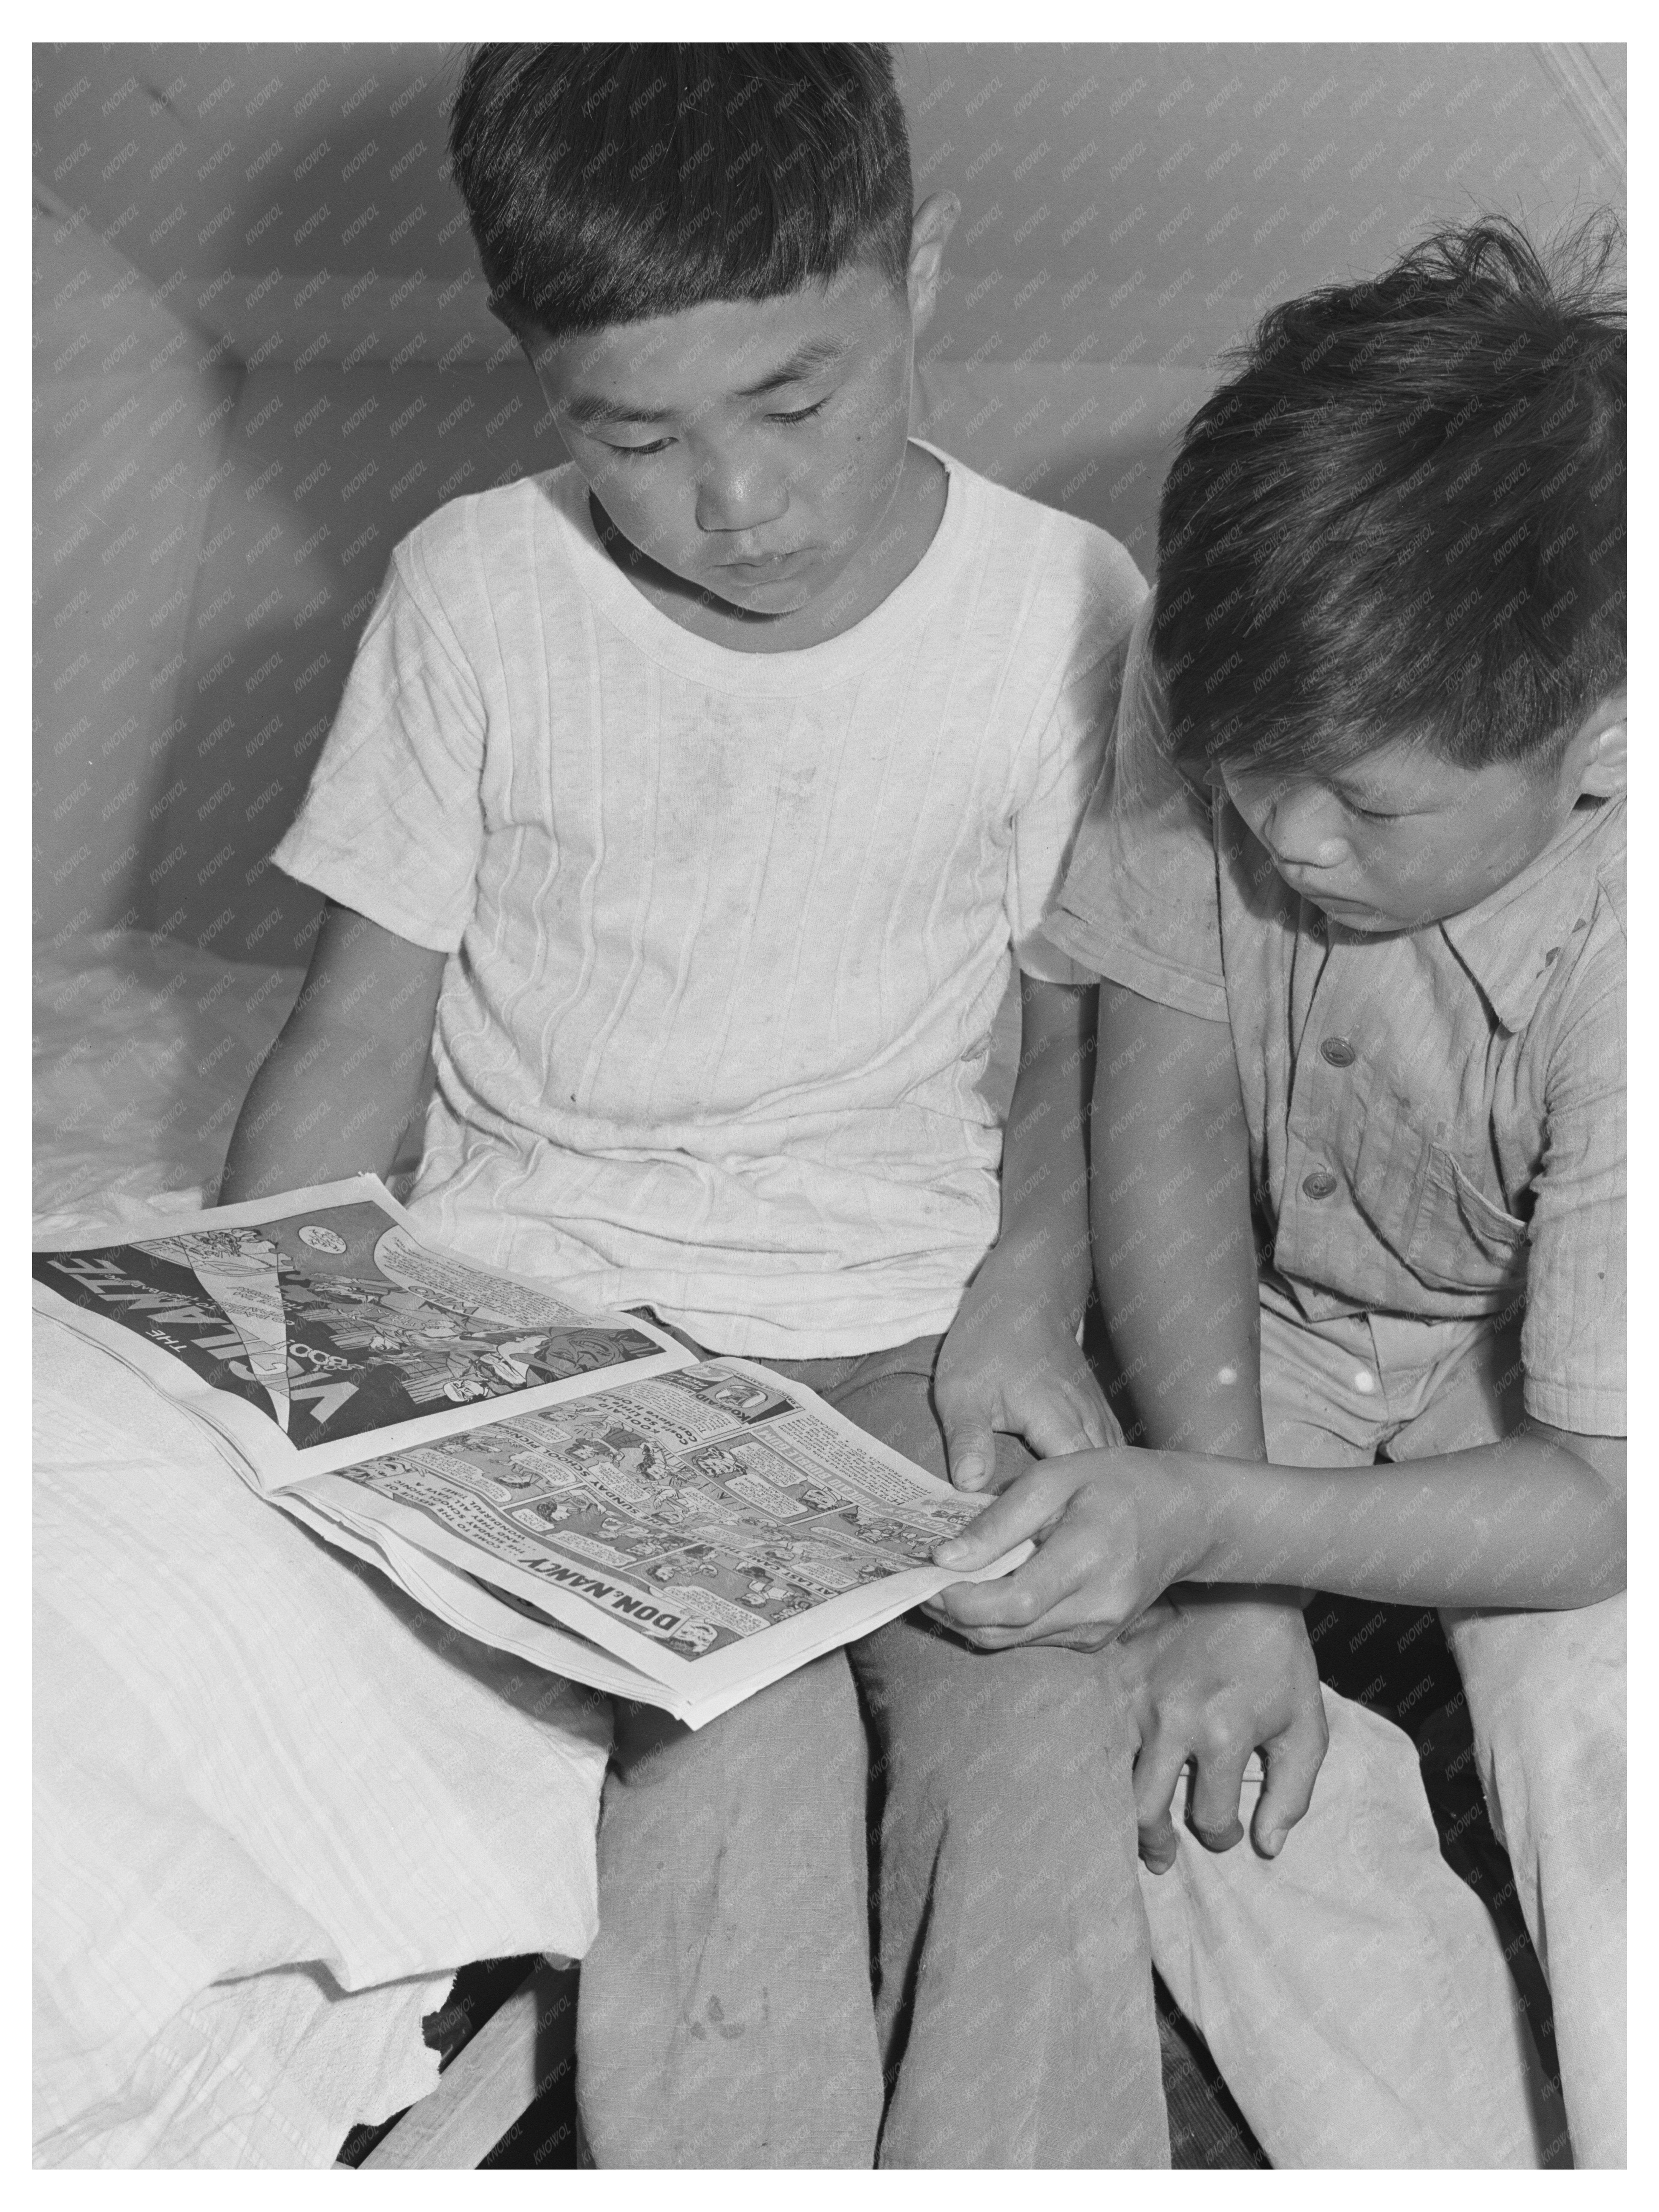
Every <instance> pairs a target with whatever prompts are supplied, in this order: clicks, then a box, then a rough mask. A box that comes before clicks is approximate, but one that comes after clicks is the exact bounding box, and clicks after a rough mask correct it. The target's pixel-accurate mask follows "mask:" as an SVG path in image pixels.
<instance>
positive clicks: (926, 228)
mask: <svg viewBox="0 0 1659 2212" xmlns="http://www.w3.org/2000/svg"><path fill="white" fill-rule="evenodd" d="M961 213H962V202H961V201H960V200H959V199H958V198H957V196H956V194H955V193H954V192H930V193H929V194H928V196H927V198H926V199H925V200H924V201H923V202H922V204H921V206H920V207H919V208H918V209H917V210H916V212H915V216H914V217H913V218H912V221H911V224H910V266H909V270H908V276H907V288H908V292H909V295H910V319H911V322H912V323H913V325H915V328H916V329H917V330H921V328H922V327H923V326H924V325H925V324H927V321H928V320H929V319H930V318H931V317H932V315H933V308H934V307H935V305H936V304H937V302H938V300H939V269H940V266H941V264H942V263H943V262H944V259H945V244H946V242H947V240H949V238H950V235H951V232H952V231H953V230H954V229H955V228H956V227H957V216H959V215H960V214H961Z"/></svg>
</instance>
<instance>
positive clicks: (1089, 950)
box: [1021, 908, 1228, 1022]
mask: <svg viewBox="0 0 1659 2212" xmlns="http://www.w3.org/2000/svg"><path fill="white" fill-rule="evenodd" d="M1042 930H1043V934H1044V936H1045V937H1047V938H1048V940H1049V942H1050V944H1051V945H1053V946H1054V948H1055V951H1057V952H1058V953H1060V954H1061V955H1064V956H1065V957H1066V958H1067V959H1068V960H1070V961H1071V962H1073V963H1075V964H1076V965H1078V966H1079V967H1080V969H1082V970H1083V980H1084V981H1090V982H1092V981H1095V980H1096V979H1097V978H1099V979H1101V980H1103V981H1106V982H1109V983H1121V985H1122V986H1123V987H1124V988H1125V989H1126V990H1129V991H1135V992H1138V993H1139V995H1140V996H1141V997H1142V998H1143V999H1150V1000H1152V1003H1153V1004H1154V1005H1155V1006H1170V1007H1173V1008H1174V1010H1175V1011H1176V1012H1177V1013H1182V1014H1193V1015H1195V1016H1196V1017H1197V1018H1198V1019H1199V1020H1200V1021H1205V1022H1225V1021H1226V1020H1227V1019H1228V1013H1227V993H1226V989H1225V986H1224V985H1222V984H1219V983H1218V982H1216V981H1214V979H1213V978H1212V976H1209V975H1200V974H1198V973H1197V972H1195V971H1194V969H1190V968H1182V967H1179V966H1177V965H1176V964H1175V963H1173V962H1170V961H1166V960H1159V959H1157V958H1156V957H1154V956H1153V955H1152V953H1150V952H1148V951H1146V950H1145V949H1144V948H1143V947H1141V946H1139V945H1126V944H1125V943H1124V942H1123V941H1122V939H1120V938H1116V937H1112V936H1107V935H1105V934H1103V933H1102V932H1101V930H1100V929H1099V928H1098V927H1093V926H1091V924H1090V923H1088V922H1086V921H1083V920H1082V918H1081V917H1080V916H1079V915H1074V914H1071V913H1068V912H1067V911H1066V909H1065V908H1057V909H1055V910H1054V912H1052V913H1050V915H1048V920H1047V921H1045V922H1044V923H1043V925H1042ZM1021 964H1022V965H1024V964H1025V963H1024V962H1022V963H1021ZM1031 973H1033V974H1035V973H1036V969H1032V970H1031Z"/></svg>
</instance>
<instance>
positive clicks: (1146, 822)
mask: <svg viewBox="0 0 1659 2212" xmlns="http://www.w3.org/2000/svg"><path fill="white" fill-rule="evenodd" d="M1151 613H1152V603H1151V601H1148V602H1147V604H1146V606H1145V607H1144V608H1143V609H1142V611H1141V615H1140V617H1139V620H1138V622H1137V623H1136V626H1135V632H1134V635H1133V639H1132V641H1131V644H1130V653H1129V662H1128V665H1127V669H1126V671H1125V676H1124V683H1123V690H1122V696H1121V706H1120V709H1119V714H1118V720H1117V724H1116V728H1115V733H1114V738H1113V742H1112V745H1111V748H1110V750H1109V756H1108V758H1107V761H1106V763H1105V765H1104V767H1103V769H1102V772H1101V779H1100V781H1099V783H1098V785H1097V788H1096V791H1095V794H1094V797H1093V799H1092V800H1091V805H1090V808H1089V812H1088V815H1087V817H1086V818H1085V823H1084V826H1083V829H1081V831H1080V832H1079V837H1078V842H1077V847H1076V849H1075V851H1074V854H1073V860H1072V864H1071V867H1070V870H1069V872H1068V873H1067V876H1066V881H1065V883H1064V884H1063V886H1062V888H1061V890H1060V896H1059V897H1058V899H1057V901H1056V903H1055V906H1054V910H1053V911H1052V912H1051V914H1050V915H1049V919H1048V925H1047V927H1048V934H1049V936H1050V937H1051V938H1052V939H1054V943H1055V944H1056V945H1059V946H1060V947H1062V948H1063V949H1064V950H1065V951H1066V952H1068V953H1069V954H1070V955H1071V956H1072V957H1073V958H1074V959H1076V960H1078V961H1079V962H1080V963H1083V964H1084V965H1085V966H1086V967H1088V968H1090V969H1093V970H1094V971H1095V972H1096V973H1097V974H1098V975H1102V976H1104V977H1106V978H1109V980H1110V981H1114V982H1117V983H1121V984H1123V985H1126V986H1127V987H1128V988H1129V989H1131V990H1133V991H1136V992H1138V993H1139V994H1141V995H1142V996H1143V997H1145V998H1148V999H1152V1000H1156V1001H1157V1002H1158V1003H1159V1004H1162V1005H1164V1006H1172V1007H1176V1008H1178V1009H1180V1010H1181V1011H1182V1012H1187V1013H1190V1014H1194V1015H1197V1016H1199V1017H1200V1018H1204V1019H1206V1020H1212V1021H1225V1022H1227V1023H1229V1024H1231V1029H1232V1033H1233V1038H1234V1042H1235V1045H1236V1048H1237V1060H1238V1069H1239V1078H1240V1083H1241V1087H1242V1090H1243V1102H1244V1110H1245V1117H1246V1121H1247V1123H1248V1126H1249V1146H1250V1164H1251V1170H1252V1178H1253V1183H1254V1187H1255V1194H1256V1203H1257V1206H1258V1208H1259V1211H1260V1213H1261V1225H1262V1227H1263V1228H1264V1230H1265V1231H1266V1232H1267V1236H1268V1237H1270V1238H1271V1245H1272V1267H1273V1273H1275V1275H1276V1276H1277V1277H1278V1278H1279V1279H1280V1280H1281V1282H1282V1283H1283V1285H1285V1288H1286V1289H1287V1290H1288V1291H1290V1293H1291V1297H1293V1299H1294V1300H1295V1302H1296V1304H1297V1306H1298V1307H1299V1308H1300V1309H1301V1310H1302V1312H1303V1313H1304V1315H1305V1316H1306V1317H1307V1318H1308V1319H1309V1320H1310V1321H1318V1320H1322V1319H1325V1318H1328V1317H1329V1316H1332V1315H1334V1314H1339V1313H1352V1312H1362V1311H1372V1312H1389V1313H1401V1314H1408V1315H1415V1316H1420V1317H1423V1318H1427V1319H1433V1318H1444V1319H1463V1318H1468V1317H1469V1316H1478V1315H1485V1314H1493V1313H1498V1312H1502V1311H1504V1310H1507V1309H1509V1308H1511V1307H1513V1306H1514V1305H1515V1304H1516V1303H1517V1302H1518V1301H1520V1300H1521V1299H1522V1298H1524V1300H1525V1306H1526V1311H1525V1318H1524V1321H1523V1323H1522V1359H1523V1362H1524V1364H1525V1368H1526V1377H1525V1399H1526V1406H1527V1410H1528V1413H1531V1414H1532V1415H1533V1416H1534V1418H1535V1419H1539V1420H1542V1421H1547V1422H1549V1423H1550V1424H1552V1425H1554V1426H1556V1427H1559V1428H1563V1429H1567V1430H1571V1431H1578V1432H1581V1433H1586V1434H1601V1435H1622V1434H1623V1433H1624V1430H1625V1194H1626V1179H1625V1176H1626V1171H1625V936H1626V926H1625V804H1624V801H1623V800H1622V799H1619V800H1604V801H1601V802H1600V803H1594V804H1593V803H1589V802H1583V803H1581V804H1580V805H1579V806H1578V807H1577V808H1576V809H1575V810H1574V812H1573V814H1572V816H1571V817H1570V819H1569V821H1568V822H1567V823H1566V824H1565V827H1564V829H1562V831H1561V832H1560V834H1559V836H1557V837H1556V838H1555V839H1554V840H1553V842H1552V843H1551V844H1550V845H1549V847H1548V848H1547V850H1546V851H1545V852H1544V853H1542V854H1541V855H1540V856H1539V857H1538V859H1537V860H1534V862H1533V863H1532V864H1531V865H1530V866H1528V867H1527V868H1526V869H1524V870H1523V871H1522V872H1521V874H1519V875H1518V876H1516V877H1515V878H1512V880H1511V881H1510V882H1509V883H1507V884H1504V885H1503V886H1502V887H1501V888H1500V889H1499V890H1497V891H1494V892H1493V893H1492V895H1491V896H1489V897H1488V898H1486V899H1484V900H1482V901H1481V902H1480V904H1479V905H1478V906H1475V907H1472V908H1469V909H1468V910H1467V911H1466V912H1465V913H1462V914H1460V915H1455V916H1453V917H1451V918H1450V919H1449V920H1447V921H1443V922H1438V923H1436V924H1433V925H1431V927H1426V928H1424V929H1419V930H1415V931H1412V932H1409V933H1401V934H1398V935H1393V936H1388V937H1372V936H1364V935H1361V934H1359V933H1355V932H1352V931H1350V930H1346V929H1344V928H1342V927H1340V925H1339V924H1336V923H1334V922H1332V921H1328V919H1327V917H1326V916H1325V915H1322V913H1321V911H1320V910H1319V908H1317V907H1316V906H1315V905H1314V904H1313V903H1312V902H1311V901H1310V900H1308V899H1305V898H1303V897H1301V896H1298V895H1297V893H1296V892H1294V891H1293V890H1291V888H1290V887H1289V886H1288V885H1287V884H1285V882H1284V880H1283V878H1281V877H1280V876H1279V873H1278V872H1277V870H1276V869H1275V868H1274V866H1273V862H1272V860H1271V859H1270V858H1269V856H1268V854H1267V852H1266V851H1265V849H1264V848H1263V847H1262V846H1261V844H1260V843H1259V842H1258V841H1257V840H1256V838H1255V836H1253V835H1252V834H1251V832H1250V830H1249V828H1248V826H1247V825H1246V823H1244V821H1243V817H1241V816H1240V815H1239V813H1238V812H1237V809H1236V808H1234V807H1233V806H1232V805H1231V802H1230V801H1229V800H1228V799H1227V797H1226V795H1225V793H1224V792H1220V791H1217V792H1216V793H1213V794H1210V793H1201V792H1199V791H1197V790H1195V789H1194V788H1193V787H1191V786H1190V785H1189V784H1188V783H1187V782H1186V781H1184V780H1183V779H1182V776H1181V775H1180V774H1179V773H1178V772H1177V771H1176V769H1175V768H1174V766H1173V765H1172V764H1171V763H1170V760H1169V758H1168V757H1167V754H1166V751H1165V750H1164V743H1163V733H1164V727H1165V719H1164V699H1163V694H1162V687H1161V685H1160V684H1159V681H1158V676H1157V671H1156V669H1155V667H1154V665H1153V662H1152V653H1151V650H1150V631H1151Z"/></svg>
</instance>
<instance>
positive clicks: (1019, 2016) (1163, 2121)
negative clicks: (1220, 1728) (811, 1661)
mask: <svg viewBox="0 0 1659 2212" xmlns="http://www.w3.org/2000/svg"><path fill="white" fill-rule="evenodd" d="M839 1403H840V1405H841V1410H842V1412H843V1413H845V1414H846V1415H847V1417H848V1419H851V1420H855V1421H858V1422H859V1423H860V1425H863V1426H865V1427H866V1428H868V1429H869V1430H871V1431H872V1433H874V1434H875V1435H877V1436H880V1437H884V1439H885V1440H887V1441H889V1442H890V1443H894V1444H896V1446H897V1448H898V1449H902V1450H905V1451H908V1453H909V1454H910V1455H911V1456H912V1457H913V1458H916V1459H919V1460H921V1461H922V1462H923V1463H926V1462H927V1460H928V1459H930V1458H931V1459H933V1461H934V1462H936V1463H938V1464H942V1461H941V1455H940V1449H939V1437H938V1431H937V1425H936V1423H935V1422H934V1421H933V1415H932V1413H931V1411H930V1408H929V1404H928V1399H927V1379H926V1377H925V1376H915V1375H898V1376H887V1377H884V1378H883V1379H882V1380H881V1381H879V1382H878V1383H875V1384H873V1385H870V1386H866V1387H863V1388H860V1389H854V1390H853V1391H851V1392H849V1393H847V1394H844V1395H842V1396H841V1398H840V1400H839ZM1025 1457H1026V1455H1025V1454H1024V1451H1023V1449H1021V1448H1020V1447H1019V1446H1018V1445H1016V1444H1013V1443H1012V1441H1011V1440H1008V1439H1005V1440H1004V1441H1003V1447H1002V1458H1003V1462H1004V1463H1003V1464H1002V1465H1001V1466H1000V1470H999V1472H1000V1473H1001V1474H1010V1473H1012V1472H1013V1471H1014V1470H1013V1467H1012V1462H1013V1461H1014V1460H1016V1459H1017V1460H1019V1461H1022V1462H1023V1461H1024V1459H1025ZM849 1656H851V1658H852V1662H853V1666H854V1671H855V1673H856V1674H857V1675H858V1677H859V1680H860V1686H861V1687H862V1688H863V1690H864V1692H865V1696H866V1701H867V1703H868V1705H869V1708H870V1712H871V1716H872V1721H873V1723H874V1726H875V1730H876V1736H877V1741H878V1746H879V1751H880V1756H881V1759H882V1762H883V1771H884V1781H885V1802H884V1809H883V1820H882V1843H881V1869H882V1870H881V1889H880V1899H879V1916H878V1917H879V1931H880V1932H879V1978H878V2023H879V2027H880V2031H881V2037H882V2047H883V2051H884V2056H885V2057H886V2059H887V2061H888V2072H889V2078H890V2082H891V2084H892V2086H891V2090H890V2100H889V2104H888V2109H887V2117H886V2120H885V2123H884V2127H883V2130H882V2140H881V2160H880V2162H881V2164H882V2165H883V2166H896V2167H910V2168H914V2167H939V2166H945V2167H1031V2166H1072V2167H1096V2166H1099V2167H1106V2166H1154V2167H1162V2166H1168V2164H1169V2162H1170V2150H1169V2123H1168V2118H1167V2116H1166V2114H1165V2111H1164V2087H1163V2075H1162V2068H1161V2063H1160V2058H1159V2052H1158V2025H1157V2019H1156V2015H1155V2014H1154V2011H1153V2006H1152V1972H1151V1960H1150V1957H1149V1954H1148V1947H1147V1940H1146V1921H1145V1918H1144V1916H1143V1915H1142V1912H1141V1910H1140V1903H1139V1896H1138V1893H1137V1887H1138V1886H1137V1881H1136V1874H1135V1868H1136V1839H1135V1820H1134V1801H1133V1790H1132V1786H1131V1768H1132V1764H1133V1753H1134V1739H1133V1734H1132V1730H1131V1724H1130V1722H1129V1718H1128V1715H1127V1711H1126V1708H1125V1705H1124V1703H1123V1700H1122V1699H1121V1696H1120V1695H1119V1693H1118V1692H1117V1689H1116V1686H1115V1668H1114V1665H1113V1662H1112V1659H1111V1655H1110V1654H1106V1655H1102V1656H1095V1655H1091V1654H1085V1653H1081V1652H1073V1651H1062V1650H1018V1651H1006V1652H975V1651H974V1650H970V1649H969V1647H967V1646H966V1645H964V1644H959V1643H957V1641H956V1640H955V1639H954V1638H951V1637H950V1636H947V1635H945V1634H944V1633H943V1632H935V1631H934V1630H933V1628H931V1627H930V1626H928V1625H927V1623H926V1622H925V1621H923V1620H921V1619H920V1618H918V1617H915V1616H911V1617H909V1618H907V1619H903V1620H896V1621H892V1622H890V1623H889V1624H888V1625H887V1626H885V1627H884V1628H882V1629H880V1630H878V1632H876V1633H875V1634H874V1635H873V1636H871V1637H868V1638H865V1639H864V1640H863V1641H862V1642H861V1643H860V1644H855V1645H854V1647H853V1649H852V1651H851V1653H850V1655H849Z"/></svg>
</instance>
